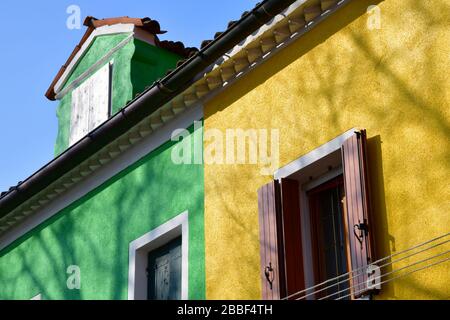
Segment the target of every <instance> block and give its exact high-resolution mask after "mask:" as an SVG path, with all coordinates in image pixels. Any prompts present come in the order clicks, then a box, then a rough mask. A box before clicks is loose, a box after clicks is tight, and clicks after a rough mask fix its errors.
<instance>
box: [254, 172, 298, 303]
mask: <svg viewBox="0 0 450 320" xmlns="http://www.w3.org/2000/svg"><path fill="white" fill-rule="evenodd" d="M258 209H259V225H260V252H261V281H262V282H261V283H262V293H263V299H265V300H275V299H280V298H283V297H285V296H286V295H290V294H293V293H295V292H298V291H300V290H302V289H304V272H303V259H302V242H301V225H300V203H299V188H298V182H297V181H295V180H288V179H283V180H281V183H279V182H278V181H273V182H271V183H269V184H267V185H265V186H263V187H262V188H261V189H259V190H258Z"/></svg>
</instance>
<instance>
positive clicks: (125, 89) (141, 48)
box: [55, 34, 180, 156]
mask: <svg viewBox="0 0 450 320" xmlns="http://www.w3.org/2000/svg"><path fill="white" fill-rule="evenodd" d="M129 35H130V34H118V35H104V36H99V37H97V38H95V39H94V41H93V43H92V44H91V46H90V48H89V49H88V50H87V52H86V53H85V55H84V56H83V57H82V58H81V59H80V61H79V62H78V64H77V65H76V67H75V68H74V70H73V72H72V74H71V75H70V77H69V79H68V80H67V82H66V83H65V84H64V88H66V87H67V86H69V85H70V84H71V83H72V82H73V81H74V80H75V79H77V78H78V77H79V76H80V75H81V74H83V72H85V71H86V70H88V69H89V68H90V67H91V66H92V65H93V64H95V63H96V62H97V61H99V60H100V59H101V58H102V57H103V56H104V55H105V54H106V53H107V52H108V51H110V50H111V49H113V48H114V47H116V46H117V45H118V44H119V43H120V42H122V41H123V40H125V39H126V38H127V37H128V36H129ZM111 60H114V65H113V75H112V83H113V85H112V108H111V109H112V113H113V114H114V113H116V112H118V111H119V110H120V109H121V108H123V107H124V106H125V105H126V104H127V102H128V101H130V100H132V99H133V97H134V96H135V95H136V94H138V93H140V92H142V91H143V90H144V89H145V87H147V86H149V85H151V84H152V83H153V82H154V81H155V80H157V79H159V78H161V77H163V76H164V75H165V73H166V72H167V70H168V69H172V68H174V67H175V66H176V63H177V61H178V60H180V57H179V56H178V55H176V54H173V53H171V52H169V51H167V50H164V49H161V48H158V47H155V46H153V45H150V44H148V43H145V42H143V41H141V40H138V39H135V38H133V39H132V40H130V42H128V43H127V44H126V45H125V46H124V47H122V48H121V49H120V50H118V51H117V52H115V53H114V54H113V55H112V57H111ZM99 68H100V67H99ZM71 106H72V92H71V91H69V92H68V93H67V94H66V95H65V96H64V97H63V98H62V99H61V101H60V103H59V105H58V107H57V111H56V115H57V117H58V133H57V137H56V143H55V155H56V156H57V155H59V154H61V153H62V152H64V151H65V150H66V149H67V148H68V146H69V133H70V114H71Z"/></svg>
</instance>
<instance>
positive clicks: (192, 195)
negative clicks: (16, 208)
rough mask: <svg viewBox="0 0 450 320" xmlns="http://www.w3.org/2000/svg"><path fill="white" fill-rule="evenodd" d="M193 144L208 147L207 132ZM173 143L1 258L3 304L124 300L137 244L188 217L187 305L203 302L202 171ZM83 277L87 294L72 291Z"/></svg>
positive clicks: (194, 134) (199, 134)
mask: <svg viewBox="0 0 450 320" xmlns="http://www.w3.org/2000/svg"><path fill="white" fill-rule="evenodd" d="M191 137H193V138H194V139H191V140H192V143H194V140H196V142H197V143H199V144H201V143H202V130H200V129H197V130H196V131H195V132H193V129H191ZM174 146H175V143H174V142H167V143H165V144H164V145H162V146H161V147H160V148H158V149H157V150H155V151H153V152H151V153H150V154H149V155H147V156H145V157H144V158H142V159H141V160H139V161H137V162H136V163H135V164H133V165H132V166H130V167H129V168H127V169H125V170H124V171H123V172H121V173H119V174H117V175H116V176H114V177H113V178H111V179H110V180H109V181H107V182H106V183H104V184H103V185H101V186H100V187H98V188H96V189H95V190H93V191H91V192H90V193H89V194H88V195H86V196H84V197H83V198H81V199H79V200H78V201H76V202H74V203H73V204H71V205H70V206H68V207H67V208H65V209H64V210H62V211H61V212H59V213H58V214H56V215H55V216H54V217H52V218H51V219H50V220H48V221H47V222H45V223H44V224H43V225H41V226H40V227H38V228H37V229H35V230H33V231H31V232H30V233H29V234H27V235H26V236H24V237H23V238H21V239H19V240H17V241H16V242H15V243H13V244H12V245H11V246H9V247H8V248H6V249H4V250H3V251H1V252H0V299H30V298H32V297H34V296H35V295H37V294H42V298H43V299H126V298H127V286H128V254H129V252H128V250H129V244H130V242H131V241H133V240H135V239H137V238H139V237H140V236H142V235H143V234H145V233H147V232H149V231H151V230H152V229H154V228H156V227H158V226H160V225H161V224H163V223H165V222H167V221H168V220H170V219H171V218H173V217H175V216H177V215H178V214H180V213H182V212H184V211H186V210H188V211H189V298H190V299H204V298H205V262H204V260H205V257H204V228H203V198H204V191H203V166H202V165H175V164H173V162H172V160H171V152H172V149H173V148H174ZM71 265H77V266H79V267H80V269H81V289H80V290H69V289H68V288H67V286H66V281H67V279H68V274H67V273H66V271H67V267H69V266H71Z"/></svg>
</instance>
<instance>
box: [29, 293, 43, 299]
mask: <svg viewBox="0 0 450 320" xmlns="http://www.w3.org/2000/svg"><path fill="white" fill-rule="evenodd" d="M30 300H42V294H41V293H39V294H38V295H36V296H34V297H33V298H31V299H30Z"/></svg>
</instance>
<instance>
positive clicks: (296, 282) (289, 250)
mask: <svg viewBox="0 0 450 320" xmlns="http://www.w3.org/2000/svg"><path fill="white" fill-rule="evenodd" d="M299 198H300V189H299V184H298V181H296V180H289V179H282V180H281V210H282V212H283V214H282V217H283V236H284V237H283V243H284V257H285V274H286V280H285V281H286V292H287V295H288V296H289V295H292V294H294V293H296V292H299V291H300V290H303V289H305V278H304V277H305V275H304V271H303V254H302V233H301V230H302V229H301V220H300V219H301V218H300V201H299Z"/></svg>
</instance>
